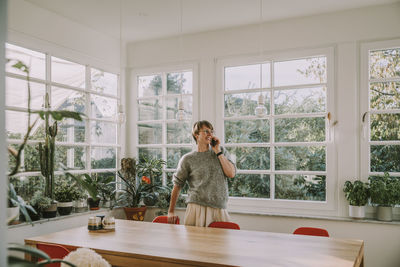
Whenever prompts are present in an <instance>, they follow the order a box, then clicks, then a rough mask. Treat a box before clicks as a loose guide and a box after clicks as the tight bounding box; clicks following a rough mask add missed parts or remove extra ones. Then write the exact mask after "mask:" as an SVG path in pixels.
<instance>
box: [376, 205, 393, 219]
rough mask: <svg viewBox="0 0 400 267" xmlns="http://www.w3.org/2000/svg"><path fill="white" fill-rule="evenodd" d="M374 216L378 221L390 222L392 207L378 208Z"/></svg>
mask: <svg viewBox="0 0 400 267" xmlns="http://www.w3.org/2000/svg"><path fill="white" fill-rule="evenodd" d="M376 214H377V219H378V220H379V221H385V222H391V221H392V207H385V206H378V208H377V212H376Z"/></svg>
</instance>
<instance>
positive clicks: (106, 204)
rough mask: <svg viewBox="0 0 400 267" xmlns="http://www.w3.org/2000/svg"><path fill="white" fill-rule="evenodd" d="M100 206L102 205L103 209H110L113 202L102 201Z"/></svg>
mask: <svg viewBox="0 0 400 267" xmlns="http://www.w3.org/2000/svg"><path fill="white" fill-rule="evenodd" d="M100 205H101V207H103V208H109V207H111V201H109V200H102V201H101V204H100Z"/></svg>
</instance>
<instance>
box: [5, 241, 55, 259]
mask: <svg viewBox="0 0 400 267" xmlns="http://www.w3.org/2000/svg"><path fill="white" fill-rule="evenodd" d="M8 250H11V251H19V252H24V253H27V254H30V255H32V256H34V257H37V258H42V259H47V260H50V257H49V256H48V255H47V254H46V253H44V252H43V251H41V250H39V249H37V248H34V247H30V246H24V245H21V244H17V243H10V244H8Z"/></svg>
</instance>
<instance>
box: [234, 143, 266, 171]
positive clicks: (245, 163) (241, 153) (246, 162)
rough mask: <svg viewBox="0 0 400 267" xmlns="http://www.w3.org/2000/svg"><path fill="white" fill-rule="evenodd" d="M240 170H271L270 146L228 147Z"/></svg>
mask: <svg viewBox="0 0 400 267" xmlns="http://www.w3.org/2000/svg"><path fill="white" fill-rule="evenodd" d="M226 149H227V150H228V152H229V153H230V155H231V158H232V161H233V162H236V168H237V169H240V170H269V168H270V157H269V147H227V148H226Z"/></svg>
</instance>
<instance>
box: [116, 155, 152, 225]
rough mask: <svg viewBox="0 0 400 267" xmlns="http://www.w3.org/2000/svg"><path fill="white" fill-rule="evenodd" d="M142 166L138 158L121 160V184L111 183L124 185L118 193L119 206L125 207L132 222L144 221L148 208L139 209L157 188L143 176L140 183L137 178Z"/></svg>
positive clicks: (119, 174)
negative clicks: (144, 199)
mask: <svg viewBox="0 0 400 267" xmlns="http://www.w3.org/2000/svg"><path fill="white" fill-rule="evenodd" d="M139 168H140V166H139V163H138V162H137V160H136V158H123V159H121V171H118V177H119V178H120V179H121V181H120V182H111V183H110V184H113V185H114V184H119V185H122V187H121V190H120V191H119V192H118V190H117V189H116V190H115V192H117V193H118V197H117V206H119V207H124V211H125V214H126V217H127V218H128V219H131V220H138V221H143V219H144V215H145V213H146V206H143V207H139V204H140V202H141V201H142V199H143V198H145V197H148V196H149V195H150V194H151V193H152V192H153V191H152V190H153V188H155V187H156V186H155V185H152V184H151V180H150V178H149V177H146V176H143V177H142V179H141V180H140V181H137V179H136V177H137V174H138V170H139Z"/></svg>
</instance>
